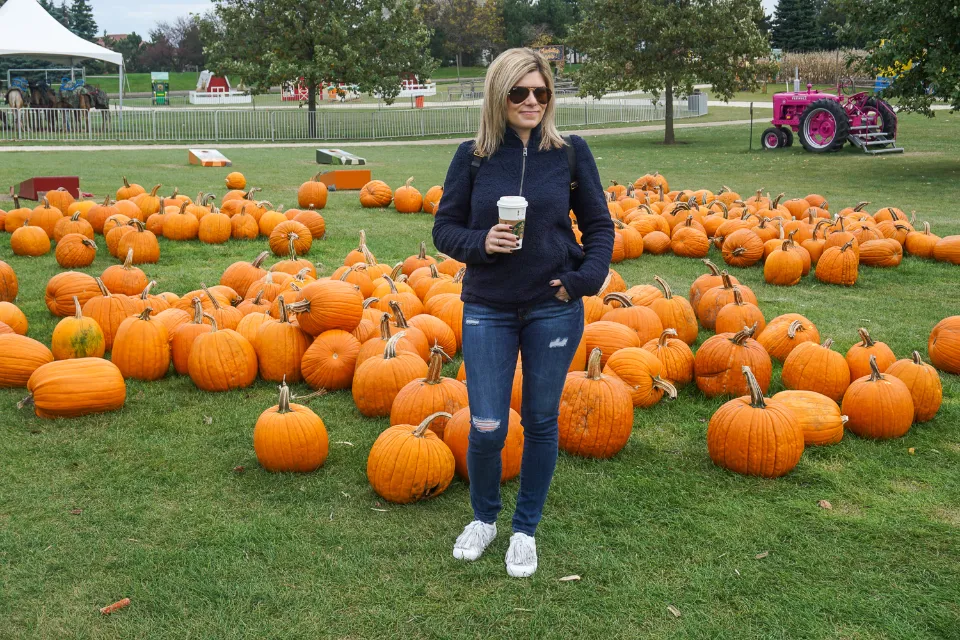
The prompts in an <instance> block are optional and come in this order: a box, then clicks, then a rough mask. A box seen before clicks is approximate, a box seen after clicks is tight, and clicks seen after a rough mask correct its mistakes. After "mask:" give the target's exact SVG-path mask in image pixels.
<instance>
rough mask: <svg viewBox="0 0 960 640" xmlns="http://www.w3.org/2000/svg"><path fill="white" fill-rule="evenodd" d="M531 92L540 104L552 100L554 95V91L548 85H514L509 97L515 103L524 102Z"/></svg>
mask: <svg viewBox="0 0 960 640" xmlns="http://www.w3.org/2000/svg"><path fill="white" fill-rule="evenodd" d="M531 93H532V94H533V97H534V98H536V100H537V102H539V103H540V104H547V103H548V102H550V98H552V97H553V92H552V91H550V89H547V88H546V87H514V88H512V89H510V93H508V94H507V98H509V99H510V102H512V103H513V104H523V102H524V100H526V99H527V96H529V95H530V94H531Z"/></svg>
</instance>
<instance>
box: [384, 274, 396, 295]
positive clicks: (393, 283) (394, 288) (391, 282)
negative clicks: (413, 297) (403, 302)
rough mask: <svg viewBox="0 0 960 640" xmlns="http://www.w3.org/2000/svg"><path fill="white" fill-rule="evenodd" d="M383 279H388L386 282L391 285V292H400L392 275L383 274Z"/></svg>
mask: <svg viewBox="0 0 960 640" xmlns="http://www.w3.org/2000/svg"><path fill="white" fill-rule="evenodd" d="M383 279H384V280H385V281H386V283H387V284H388V285H389V286H390V293H392V294H396V293H400V292H399V291H397V285H396V283H395V282H394V281H393V278H391V277H390V276H386V275H385V276H383Z"/></svg>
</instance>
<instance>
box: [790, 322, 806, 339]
mask: <svg viewBox="0 0 960 640" xmlns="http://www.w3.org/2000/svg"><path fill="white" fill-rule="evenodd" d="M797 331H806V328H805V327H804V326H803V322H802V321H800V320H794V321H793V322H791V323H790V326H789V327H787V337H788V338H790V339H791V340H793V339H794V338H796V337H797Z"/></svg>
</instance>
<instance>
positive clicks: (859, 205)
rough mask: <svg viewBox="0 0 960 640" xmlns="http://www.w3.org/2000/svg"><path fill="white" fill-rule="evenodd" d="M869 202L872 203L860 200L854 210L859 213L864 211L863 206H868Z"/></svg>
mask: <svg viewBox="0 0 960 640" xmlns="http://www.w3.org/2000/svg"><path fill="white" fill-rule="evenodd" d="M868 204H870V203H869V202H858V203H857V206H855V207H854V208H853V210H854V211H856V212H858V213H859V212H860V211H863V208H864V207H865V206H867V205H868Z"/></svg>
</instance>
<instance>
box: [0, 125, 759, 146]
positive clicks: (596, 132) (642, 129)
mask: <svg viewBox="0 0 960 640" xmlns="http://www.w3.org/2000/svg"><path fill="white" fill-rule="evenodd" d="M741 124H750V121H749V120H726V121H722V122H687V123H677V124H675V125H674V128H676V129H700V128H706V127H728V126H734V125H741ZM654 131H663V123H662V122H661V123H659V124H650V125H643V126H638V127H618V128H611V129H581V130H579V131H564V132H563V133H565V134H566V133H573V134H576V135H578V136H585V137H586V136H612V135H624V134H628V133H649V132H654ZM471 139H472V138H438V139H430V140H370V141H364V142H337V141H326V142H324V141H319V140H318V141H313V142H294V143H291V142H252V143H246V142H244V143H219V144H218V143H212V144H207V143H195V144H190V143H182V144H147V145H134V144H112V145H49V146H45V145H32V146H19V147H7V146H0V153H17V152H24V151H156V150H160V151H177V150H180V149H189V148H207V147H216V148H217V149H289V148H293V147H312V148H316V147H324V146H332V145H336V146H337V147H415V146H429V145H455V144H460V143H461V142H464V141H466V140H471Z"/></svg>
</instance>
